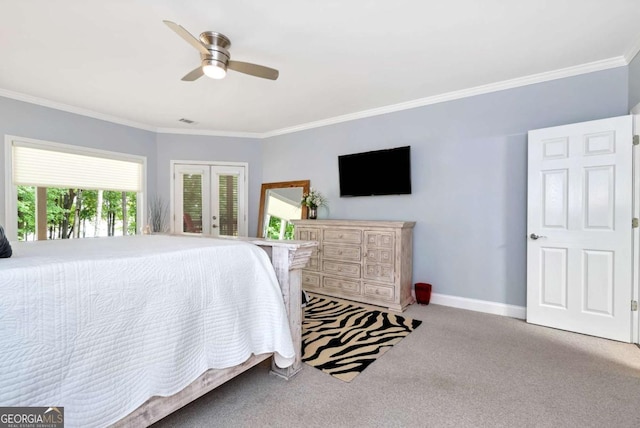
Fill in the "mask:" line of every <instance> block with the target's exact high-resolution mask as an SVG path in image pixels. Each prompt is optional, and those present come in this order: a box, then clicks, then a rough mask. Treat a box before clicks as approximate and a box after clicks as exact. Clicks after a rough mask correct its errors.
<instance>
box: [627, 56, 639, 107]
mask: <svg viewBox="0 0 640 428" xmlns="http://www.w3.org/2000/svg"><path fill="white" fill-rule="evenodd" d="M638 103H640V54H637V55H636V56H635V58H633V60H631V63H630V64H629V110H631V109H632V108H634V107H635V106H636V105H637V104H638Z"/></svg>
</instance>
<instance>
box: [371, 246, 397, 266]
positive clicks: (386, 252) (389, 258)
mask: <svg viewBox="0 0 640 428" xmlns="http://www.w3.org/2000/svg"><path fill="white" fill-rule="evenodd" d="M365 258H366V259H367V261H369V262H373V263H385V264H392V263H393V262H394V260H393V249H385V248H367V249H366V254H365Z"/></svg>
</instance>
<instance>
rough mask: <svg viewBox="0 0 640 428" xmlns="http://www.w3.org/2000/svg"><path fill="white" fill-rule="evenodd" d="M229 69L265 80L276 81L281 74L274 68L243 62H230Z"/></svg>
mask: <svg viewBox="0 0 640 428" xmlns="http://www.w3.org/2000/svg"><path fill="white" fill-rule="evenodd" d="M227 68H230V69H231V70H235V71H239V72H240V73H244V74H250V75H251V76H256V77H262V78H263V79H271V80H276V79H277V78H278V75H279V74H280V73H279V72H278V70H275V69H273V68H269V67H265V66H263V65H258V64H251V63H249V62H241V61H229V64H228V65H227Z"/></svg>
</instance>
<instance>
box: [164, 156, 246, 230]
mask: <svg viewBox="0 0 640 428" xmlns="http://www.w3.org/2000/svg"><path fill="white" fill-rule="evenodd" d="M247 168H248V165H247V164H244V163H220V162H216V163H208V162H190V161H189V162H187V161H181V162H178V161H172V162H171V170H172V177H173V185H172V186H171V187H172V197H171V212H172V217H171V218H172V225H171V231H172V232H173V233H182V234H193V235H205V236H213V237H217V236H247V234H248V232H247V231H248V221H247Z"/></svg>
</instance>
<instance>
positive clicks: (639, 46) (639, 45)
mask: <svg viewBox="0 0 640 428" xmlns="http://www.w3.org/2000/svg"><path fill="white" fill-rule="evenodd" d="M638 52H640V35H639V36H638V37H637V38H636V40H635V43H634V44H633V45H631V47H630V48H629V50H627V52H625V54H624V59H625V60H626V61H627V64H630V63H631V61H633V59H634V58H635V57H636V55H638Z"/></svg>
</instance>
